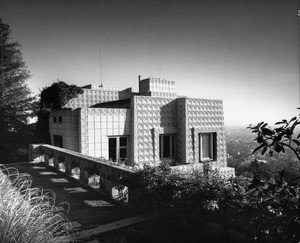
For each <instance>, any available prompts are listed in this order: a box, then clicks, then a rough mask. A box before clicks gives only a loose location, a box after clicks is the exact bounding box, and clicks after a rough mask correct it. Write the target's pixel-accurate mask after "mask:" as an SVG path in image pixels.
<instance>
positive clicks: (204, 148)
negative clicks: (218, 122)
mask: <svg viewBox="0 0 300 243" xmlns="http://www.w3.org/2000/svg"><path fill="white" fill-rule="evenodd" d="M216 138H217V134H216V133H200V134H199V154H200V156H199V160H200V162H203V161H211V160H215V159H216V146H217V139H216Z"/></svg>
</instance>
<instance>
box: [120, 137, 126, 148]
mask: <svg viewBox="0 0 300 243" xmlns="http://www.w3.org/2000/svg"><path fill="white" fill-rule="evenodd" d="M120 146H127V137H120Z"/></svg>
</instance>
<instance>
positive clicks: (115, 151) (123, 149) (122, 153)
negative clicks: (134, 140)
mask: <svg viewBox="0 0 300 243" xmlns="http://www.w3.org/2000/svg"><path fill="white" fill-rule="evenodd" d="M127 140H128V139H127V137H124V136H122V137H109V138H108V157H109V160H111V161H114V162H116V161H126V160H127V147H128V141H127Z"/></svg>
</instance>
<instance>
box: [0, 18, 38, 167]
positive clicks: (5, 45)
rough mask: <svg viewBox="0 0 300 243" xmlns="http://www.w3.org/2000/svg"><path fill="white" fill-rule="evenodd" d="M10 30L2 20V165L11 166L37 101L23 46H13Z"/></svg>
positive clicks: (0, 74) (0, 80) (0, 158)
mask: <svg viewBox="0 0 300 243" xmlns="http://www.w3.org/2000/svg"><path fill="white" fill-rule="evenodd" d="M9 34H10V29H9V26H8V25H7V24H5V23H3V22H2V20H1V19H0V136H1V140H0V161H1V162H9V161H7V160H10V159H12V157H11V155H12V152H13V151H14V150H16V149H17V147H16V145H17V144H18V143H19V142H18V137H19V135H20V134H21V132H23V131H24V130H26V129H25V128H26V125H27V118H28V117H29V116H30V115H31V114H32V111H33V108H34V104H35V98H34V97H32V96H31V91H30V89H29V88H28V86H27V85H26V83H25V82H26V80H27V79H28V78H29V77H30V75H29V71H28V70H27V67H26V64H25V62H24V61H23V58H22V53H21V50H20V44H19V43H18V42H11V38H10V37H9Z"/></svg>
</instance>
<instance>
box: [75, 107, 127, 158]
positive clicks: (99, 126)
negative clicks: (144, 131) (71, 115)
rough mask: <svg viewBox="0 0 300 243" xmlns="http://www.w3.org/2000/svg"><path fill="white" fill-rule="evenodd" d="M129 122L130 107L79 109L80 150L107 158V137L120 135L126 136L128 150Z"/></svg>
mask: <svg viewBox="0 0 300 243" xmlns="http://www.w3.org/2000/svg"><path fill="white" fill-rule="evenodd" d="M131 123H132V121H131V110H130V109H108V108H83V109H80V141H81V144H80V152H81V153H83V154H86V155H90V156H94V157H104V158H105V159H108V137H109V136H122V135H125V136H127V137H128V144H129V146H128V151H130V150H131V147H130V140H131V128H130V126H131ZM127 159H128V161H129V160H130V158H129V157H128V158H127Z"/></svg>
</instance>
